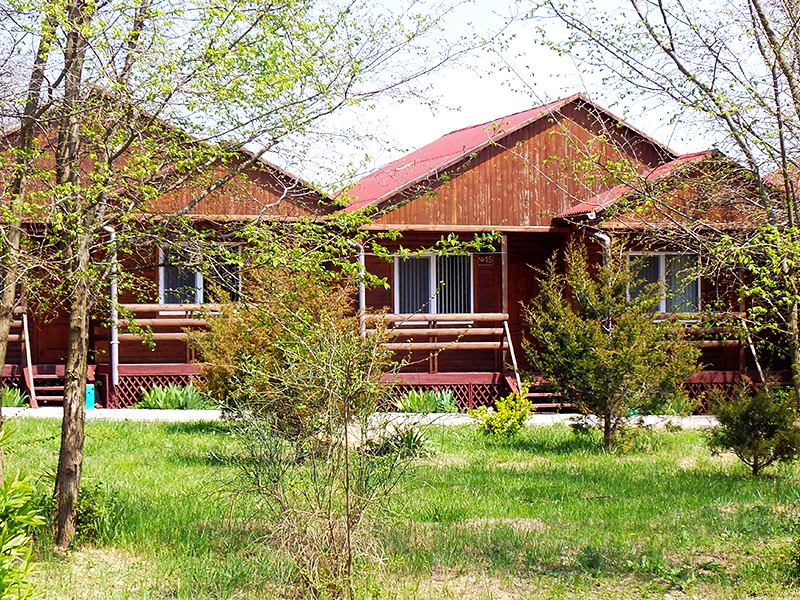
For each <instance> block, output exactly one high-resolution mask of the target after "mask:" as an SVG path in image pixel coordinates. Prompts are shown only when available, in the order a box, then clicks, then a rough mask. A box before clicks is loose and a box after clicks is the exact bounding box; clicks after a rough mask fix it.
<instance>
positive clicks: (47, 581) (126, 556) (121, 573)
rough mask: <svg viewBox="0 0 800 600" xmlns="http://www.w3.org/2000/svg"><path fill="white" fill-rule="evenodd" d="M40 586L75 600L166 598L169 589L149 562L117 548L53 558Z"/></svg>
mask: <svg viewBox="0 0 800 600" xmlns="http://www.w3.org/2000/svg"><path fill="white" fill-rule="evenodd" d="M37 584H39V585H40V586H41V588H43V589H58V590H60V592H61V593H62V594H64V595H63V596H59V598H76V599H78V598H146V597H166V596H168V595H169V589H168V588H169V587H170V585H169V582H167V581H165V580H163V579H160V578H157V577H155V575H154V569H153V565H152V564H151V563H150V562H149V561H148V560H146V559H144V558H142V557H141V556H138V555H136V554H134V553H132V552H129V551H125V550H119V549H115V548H81V549H80V550H75V551H72V552H70V553H69V554H67V555H66V556H65V557H64V558H62V559H56V558H54V559H52V563H51V564H50V565H49V567H48V568H46V569H45V568H42V569H40V570H39V571H38V574H37ZM154 590H158V592H157V594H156V595H155V596H153V595H152V592H153V591H154Z"/></svg>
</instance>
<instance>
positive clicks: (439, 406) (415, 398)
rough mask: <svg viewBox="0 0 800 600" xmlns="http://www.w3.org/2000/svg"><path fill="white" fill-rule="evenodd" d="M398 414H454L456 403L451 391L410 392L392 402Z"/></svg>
mask: <svg viewBox="0 0 800 600" xmlns="http://www.w3.org/2000/svg"><path fill="white" fill-rule="evenodd" d="M392 404H393V405H394V407H395V408H396V409H397V410H398V412H410V413H454V412H458V401H457V400H456V397H455V394H454V393H453V390H425V391H422V392H420V391H417V390H411V391H409V392H407V393H405V394H403V395H402V396H400V397H399V398H396V399H394V400H393V401H392Z"/></svg>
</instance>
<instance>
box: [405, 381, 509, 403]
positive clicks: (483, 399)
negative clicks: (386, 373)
mask: <svg viewBox="0 0 800 600" xmlns="http://www.w3.org/2000/svg"><path fill="white" fill-rule="evenodd" d="M412 390H414V391H417V392H427V391H430V390H434V391H439V390H452V391H453V394H454V395H455V397H456V400H457V401H458V407H459V409H461V410H468V409H471V408H476V407H478V406H490V405H491V404H494V401H495V400H497V399H498V398H500V397H502V396H504V395H506V394H508V392H509V389H508V385H507V384H506V383H463V384H448V385H411V384H405V383H403V384H397V385H395V386H394V388H393V389H392V398H400V397H402V396H404V395H405V394H407V393H408V392H410V391H412Z"/></svg>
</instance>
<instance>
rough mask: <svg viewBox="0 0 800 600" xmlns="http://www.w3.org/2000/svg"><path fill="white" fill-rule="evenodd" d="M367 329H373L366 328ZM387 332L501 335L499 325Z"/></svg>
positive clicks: (405, 335) (436, 334)
mask: <svg viewBox="0 0 800 600" xmlns="http://www.w3.org/2000/svg"><path fill="white" fill-rule="evenodd" d="M367 331H375V330H374V329H368V330H367ZM389 332H390V333H391V334H392V336H394V337H425V336H432V335H435V336H437V337H445V336H462V335H469V336H474V335H503V329H502V328H501V327H462V328H443V329H432V328H430V327H420V328H419V329H401V328H399V327H398V328H395V329H390V330H389Z"/></svg>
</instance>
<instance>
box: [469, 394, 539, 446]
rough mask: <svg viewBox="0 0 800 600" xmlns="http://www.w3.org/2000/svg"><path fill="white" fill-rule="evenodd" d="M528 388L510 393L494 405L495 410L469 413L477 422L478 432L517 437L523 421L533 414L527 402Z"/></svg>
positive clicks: (480, 410) (480, 409)
mask: <svg viewBox="0 0 800 600" xmlns="http://www.w3.org/2000/svg"><path fill="white" fill-rule="evenodd" d="M527 394H528V388H527V386H523V387H522V389H521V390H520V392H519V393H516V392H511V393H510V394H508V395H507V396H505V397H504V398H500V399H499V400H498V401H497V402H496V403H495V408H494V410H492V409H491V408H486V407H485V406H481V407H479V408H476V409H473V410H470V411H469V414H470V416H471V417H473V418H474V419H476V420H477V421H478V431H480V432H481V433H483V434H486V435H491V436H495V437H501V438H505V439H509V438H512V437H515V436H517V435H519V432H520V431H522V428H523V427H524V426H525V420H526V419H527V418H528V416H529V415H530V414H531V413H532V412H533V408H532V407H531V402H530V400H528V396H527Z"/></svg>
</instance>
